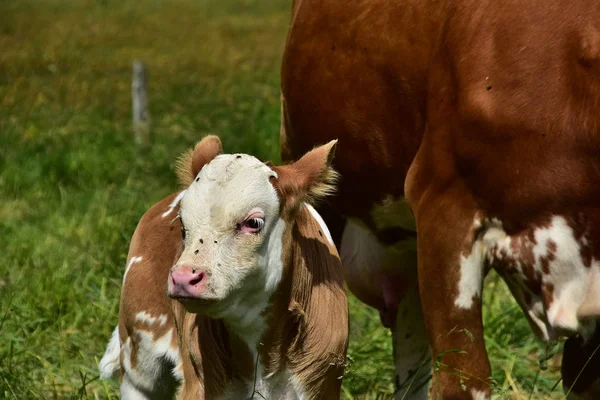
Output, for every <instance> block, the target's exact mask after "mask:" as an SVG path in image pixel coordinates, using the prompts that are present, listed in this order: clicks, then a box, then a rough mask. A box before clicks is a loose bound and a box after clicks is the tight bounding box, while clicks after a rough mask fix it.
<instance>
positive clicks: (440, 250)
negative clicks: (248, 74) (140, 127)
mask: <svg viewBox="0 0 600 400" xmlns="http://www.w3.org/2000/svg"><path fill="white" fill-rule="evenodd" d="M599 106H600V2H597V1H595V0H573V1H569V2H565V1H560V0H548V1H545V2H543V3H536V2H528V1H522V0H507V1H497V2H493V1H474V0H455V1H450V0H439V1H427V0H425V1H414V0H404V1H386V0H353V1H344V2H342V1H339V0H318V1H317V0H296V1H295V3H294V5H293V12H292V19H291V24H290V28H289V33H288V38H287V43H286V47H285V54H284V59H283V67H282V127H281V141H282V155H283V158H284V159H293V158H296V157H298V156H299V155H300V154H302V153H303V152H304V151H306V150H308V149H310V148H311V147H312V146H314V145H315V144H316V143H324V142H326V141H328V140H330V139H332V138H339V147H338V152H337V156H336V161H335V167H336V169H337V170H338V171H339V172H340V173H341V175H342V180H341V184H340V188H339V189H340V190H339V194H338V196H337V197H335V198H334V199H333V200H332V201H331V203H330V205H329V207H324V208H323V209H322V213H323V215H324V217H325V219H326V221H327V223H328V224H329V226H330V228H331V229H332V232H333V233H334V240H336V242H337V243H338V245H339V246H340V249H341V250H340V253H341V256H342V261H343V264H344V268H345V273H346V278H347V281H348V285H349V287H350V288H351V289H352V291H353V292H354V293H355V294H356V295H357V296H358V297H359V298H360V299H362V300H363V301H365V302H366V303H368V304H370V305H372V306H374V307H377V308H379V309H380V310H381V315H382V321H383V322H384V323H385V324H387V325H392V321H393V318H394V315H395V314H396V308H397V307H398V304H399V307H400V308H401V309H402V311H401V312H398V313H397V315H398V318H397V321H396V324H395V326H394V327H393V329H394V331H395V332H394V345H395V357H396V368H397V375H398V376H397V378H398V381H399V383H400V384H401V387H402V389H401V390H400V393H399V394H398V396H399V397H402V396H404V394H405V392H406V391H407V389H406V387H407V386H411V389H410V390H409V391H408V393H409V394H410V396H412V398H422V397H425V396H426V390H425V389H423V388H422V386H421V385H418V384H415V374H414V371H415V370H417V368H418V366H419V363H420V362H421V360H422V358H423V357H429V356H428V355H427V352H428V351H427V344H428V343H429V344H430V346H431V349H432V357H433V360H434V361H438V362H441V363H442V364H441V365H442V366H443V367H442V368H441V369H440V373H439V374H438V373H436V374H435V375H434V381H433V385H432V394H433V396H434V397H435V398H439V397H440V396H441V397H443V398H444V399H484V398H489V397H490V386H489V377H490V364H489V360H488V357H487V353H486V350H485V346H484V340H483V326H482V320H481V291H482V282H483V278H484V276H485V275H486V272H487V271H488V269H489V268H490V267H492V268H495V269H496V271H498V273H499V274H500V275H501V276H502V277H503V278H504V279H505V281H506V282H507V284H508V286H509V287H510V289H511V291H512V293H513V295H514V297H515V298H516V300H517V301H518V302H519V304H520V306H521V307H522V309H523V310H524V312H525V315H526V316H527V318H528V319H529V321H530V323H531V325H532V327H533V330H534V331H535V332H536V333H537V334H538V335H539V336H540V337H541V338H542V339H544V340H551V339H555V338H557V337H559V336H562V335H567V336H570V337H571V339H569V340H568V343H567V346H566V347H565V349H566V350H565V351H566V353H565V361H566V364H564V365H563V377H564V387H565V388H568V387H570V386H571V385H572V384H573V383H574V382H575V379H576V376H577V373H578V371H579V370H580V369H581V368H582V367H583V364H584V362H585V361H586V359H587V356H589V355H590V354H591V353H592V352H593V350H594V349H595V348H596V346H595V343H598V340H597V337H598V335H596V336H595V337H594V336H593V335H592V333H593V331H594V329H595V324H596V322H595V320H596V317H597V316H598V314H599V311H600V307H599V306H600V298H599V296H600V289H599V288H600V281H599V280H598V279H599V273H600V264H599V260H600V184H599V183H600V108H599ZM405 199H406V200H407V202H406V201H405ZM408 205H410V210H412V213H413V214H414V218H415V221H416V238H417V246H416V253H418V260H417V257H415V251H414V248H411V241H412V240H413V239H414V238H415V233H414V230H413V229H412V228H413V226H412V223H413V222H412V221H411V218H409V216H410V215H411V212H410V210H409V209H408ZM342 217H347V218H348V219H347V220H344V219H343V218H342ZM413 245H414V244H413ZM417 261H418V262H417ZM417 264H418V267H417ZM417 270H418V288H419V290H418V292H419V293H420V302H419V295H416V294H415V293H416V292H417V290H416V286H417V279H416V276H417ZM367 277H368V278H367ZM407 293H408V294H407ZM419 303H420V305H421V306H422V309H423V314H424V315H425V318H424V321H423V318H422V315H421V314H420V312H419ZM423 322H425V324H423ZM425 326H426V327H427V329H426V330H427V338H428V340H425V339H424V338H421V337H420V336H419V333H420V332H423V330H424V329H425ZM586 341H587V342H586ZM457 350H461V352H458V351H457ZM587 372H588V375H589V376H587V377H586V379H584V380H581V381H578V382H577V383H576V385H575V386H574V388H573V389H574V391H573V393H575V392H576V393H579V394H584V393H586V392H587V394H588V395H590V396H591V394H590V393H591V392H592V390H593V389H592V386H593V382H594V381H596V380H597V378H598V372H597V371H587ZM417 375H418V376H417V377H416V378H417V379H416V380H417V381H420V380H421V379H422V378H426V376H424V375H426V374H425V371H423V369H421V370H420V374H417ZM403 384H405V385H404V386H402V385H403ZM419 387H421V389H419V390H417V391H416V392H415V391H413V390H412V389H414V388H419ZM405 398H408V397H405Z"/></svg>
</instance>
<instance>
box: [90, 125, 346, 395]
mask: <svg viewBox="0 0 600 400" xmlns="http://www.w3.org/2000/svg"><path fill="white" fill-rule="evenodd" d="M334 147H335V142H331V143H329V144H327V145H324V146H321V147H318V148H316V149H314V150H312V151H311V152H309V153H307V154H306V155H304V156H303V157H302V158H301V159H300V160H298V161H297V162H295V163H293V164H290V165H286V166H272V165H270V164H265V163H263V162H261V161H259V160H258V159H256V158H254V157H252V156H249V155H245V154H219V153H220V152H221V143H220V141H219V140H218V138H216V137H214V136H209V137H207V138H205V139H204V140H203V141H201V142H200V143H199V144H198V145H197V146H196V148H195V150H194V152H193V154H191V155H190V156H188V157H184V158H183V161H182V162H181V163H180V178H182V180H183V182H184V183H185V185H186V186H187V188H186V189H185V190H184V191H182V192H180V193H178V194H173V195H171V196H169V197H167V198H165V199H163V200H162V201H160V202H159V203H157V204H156V205H154V206H153V207H152V208H151V209H150V210H148V212H147V213H146V214H145V215H144V217H143V218H142V219H141V221H140V223H139V225H138V227H137V229H136V232H135V233H134V235H133V238H132V242H131V247H130V252H129V257H128V268H127V270H126V272H125V278H124V283H123V289H122V297H121V309H120V319H119V326H118V330H115V333H114V335H113V337H112V338H111V341H110V343H109V345H108V348H107V351H106V354H105V355H104V357H103V359H102V361H101V363H100V370H101V373H102V376H103V377H108V376H112V375H113V374H114V373H116V371H117V370H118V369H119V368H120V369H121V375H122V381H121V382H122V383H121V395H122V398H124V399H153V398H173V397H175V396H177V392H178V391H180V396H181V397H182V398H183V399H204V398H206V399H218V398H224V399H244V398H260V397H261V396H264V397H265V398H268V399H330V398H339V395H340V388H341V377H342V375H343V372H344V365H345V354H346V349H347V340H348V306H347V298H346V294H345V289H344V284H343V281H342V277H341V270H340V268H341V265H340V260H339V256H338V254H337V250H336V248H335V246H334V244H333V241H332V240H331V236H330V234H329V231H328V229H327V226H325V224H324V223H323V220H322V219H321V217H320V216H319V215H318V214H317V212H316V211H315V210H314V208H313V207H312V206H311V205H310V203H312V202H314V201H316V200H319V199H320V198H322V197H324V196H326V195H328V194H330V193H331V192H332V190H333V183H334V181H335V176H336V174H335V172H334V171H333V170H332V169H331V167H330V163H331V159H332V157H333V148H334ZM169 297H171V298H172V299H176V300H172V299H169Z"/></svg>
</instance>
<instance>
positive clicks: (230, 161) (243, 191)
mask: <svg viewBox="0 0 600 400" xmlns="http://www.w3.org/2000/svg"><path fill="white" fill-rule="evenodd" d="M272 177H277V174H276V173H275V171H273V170H272V169H271V168H269V167H268V166H267V165H266V164H264V163H263V162H261V161H260V160H258V159H257V158H255V157H252V156H249V155H246V154H223V155H219V156H217V157H216V158H215V159H214V160H212V161H211V162H210V163H209V164H207V165H206V166H205V167H204V168H203V169H202V170H201V171H200V173H199V174H198V176H197V177H196V179H195V180H194V182H193V183H192V184H191V185H190V187H189V188H188V190H187V191H186V194H185V196H184V197H183V199H182V202H181V214H182V216H183V217H184V219H186V223H189V222H191V221H190V218H191V219H192V220H194V219H196V220H198V219H205V218H211V217H212V218H214V217H225V218H226V217H231V216H232V215H230V214H234V215H235V214H237V213H239V212H243V211H250V210H249V209H247V208H249V207H262V208H267V209H270V208H272V207H274V206H278V204H279V203H278V198H277V193H276V191H275V188H274V187H273V185H272V184H271V182H270V178H272ZM207 209H208V210H207ZM199 211H201V212H199Z"/></svg>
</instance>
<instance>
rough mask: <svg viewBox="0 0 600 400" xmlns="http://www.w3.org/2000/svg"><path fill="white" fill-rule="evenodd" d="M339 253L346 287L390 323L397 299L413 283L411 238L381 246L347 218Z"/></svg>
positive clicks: (413, 265) (414, 252)
mask: <svg viewBox="0 0 600 400" xmlns="http://www.w3.org/2000/svg"><path fill="white" fill-rule="evenodd" d="M340 257H341V259H342V268H343V272H344V279H345V280H346V283H347V285H348V288H349V289H350V291H351V292H352V293H353V294H354V295H355V296H356V297H357V298H358V299H359V300H361V301H362V302H364V303H366V304H368V305H370V306H371V307H374V308H377V309H378V310H380V312H381V313H382V322H383V323H384V325H386V326H391V324H392V323H393V321H394V317H395V309H396V307H397V305H398V303H399V302H400V300H401V299H402V297H403V295H404V293H405V292H406V290H407V289H408V288H410V287H413V286H414V285H415V284H416V262H417V260H416V251H415V242H414V240H407V241H403V242H401V243H398V244H395V245H392V246H384V245H383V244H382V243H381V242H380V241H379V240H377V238H376V237H375V235H374V234H373V233H372V232H371V231H369V230H368V229H367V228H366V227H364V226H363V225H362V224H361V223H360V222H358V221H355V220H352V219H350V220H349V221H348V222H347V224H346V227H345V228H344V233H343V234H342V244H341V248H340ZM386 314H389V315H386Z"/></svg>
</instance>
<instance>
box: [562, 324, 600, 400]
mask: <svg viewBox="0 0 600 400" xmlns="http://www.w3.org/2000/svg"><path fill="white" fill-rule="evenodd" d="M561 373H562V378H563V390H564V391H565V394H566V393H568V396H567V398H568V399H569V400H592V399H600V329H598V328H596V330H595V332H594V335H593V336H592V337H591V338H589V339H588V340H584V339H583V338H582V337H580V336H574V337H570V338H569V339H567V341H566V342H565V347H564V350H563V359H562V365H561Z"/></svg>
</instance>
